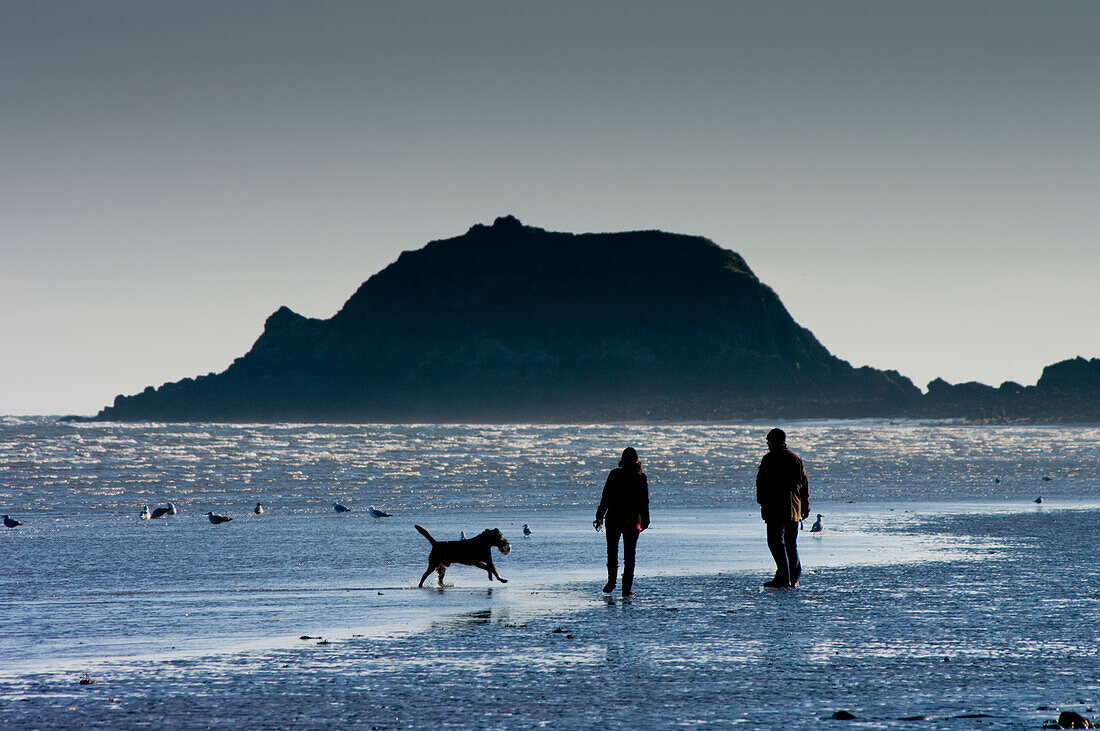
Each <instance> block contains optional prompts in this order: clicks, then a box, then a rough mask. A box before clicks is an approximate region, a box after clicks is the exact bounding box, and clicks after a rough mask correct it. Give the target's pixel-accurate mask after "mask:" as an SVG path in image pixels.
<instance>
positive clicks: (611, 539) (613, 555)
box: [603, 525, 619, 592]
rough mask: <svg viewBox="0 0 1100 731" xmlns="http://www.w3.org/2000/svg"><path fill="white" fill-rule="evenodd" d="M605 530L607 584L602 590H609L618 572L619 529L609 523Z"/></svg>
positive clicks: (612, 587) (613, 584) (613, 586)
mask: <svg viewBox="0 0 1100 731" xmlns="http://www.w3.org/2000/svg"><path fill="white" fill-rule="evenodd" d="M605 530H606V532H607V585H606V586H604V588H603V590H604V591H605V592H609V591H611V590H612V589H614V588H615V577H616V574H618V573H619V531H617V530H615V529H614V528H612V527H611V526H610V525H609V526H607V527H606V529H605Z"/></svg>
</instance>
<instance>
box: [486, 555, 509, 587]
mask: <svg viewBox="0 0 1100 731" xmlns="http://www.w3.org/2000/svg"><path fill="white" fill-rule="evenodd" d="M485 570H486V571H488V572H489V581H492V580H493V577H494V576H495V577H497V581H499V582H500V583H502V584H507V583H508V579H502V578H501V577H500V574H498V573H497V567H496V566H494V565H493V559H489V560H488V561H486V562H485Z"/></svg>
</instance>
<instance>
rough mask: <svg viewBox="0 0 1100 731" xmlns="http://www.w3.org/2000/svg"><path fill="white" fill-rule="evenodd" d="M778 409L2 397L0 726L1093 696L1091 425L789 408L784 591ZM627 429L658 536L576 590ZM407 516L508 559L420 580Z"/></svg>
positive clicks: (1095, 508)
mask: <svg viewBox="0 0 1100 731" xmlns="http://www.w3.org/2000/svg"><path fill="white" fill-rule="evenodd" d="M771 426H773V425H772V424H767V425H764V424H717V425H596V426H567V427H563V426H531V425H521V426H477V425H473V426H430V425H409V426H389V425H366V426H330V425H309V426H300V425H273V426H272V425H252V426H225V425H204V424H187V425H117V424H67V423H61V422H58V421H56V420H51V419H14V418H8V419H5V420H3V421H2V422H0V512H3V513H8V514H10V515H12V516H13V517H15V518H17V519H19V520H21V521H23V523H24V525H23V526H20V527H19V528H16V529H10V530H9V529H3V530H2V531H0V561H2V564H3V568H4V577H5V581H4V582H3V583H2V584H0V723H2V722H8V723H11V724H15V725H17V726H19V725H25V726H43V725H44V726H70V725H76V724H79V723H91V724H98V725H106V726H112V727H120V726H121V727H128V726H136V725H143V724H146V723H151V724H153V725H184V726H194V725H214V726H218V725H223V724H224V725H232V726H237V727H240V726H242V725H243V726H252V725H255V726H258V727H278V726H297V727H313V726H318V727H320V726H326V725H330V724H331V723H332V722H342V723H347V724H350V725H366V726H368V727H369V726H371V725H376V726H380V727H407V726H420V727H426V726H435V725H441V724H442V725H447V724H452V725H472V726H480V727H527V726H537V725H540V724H544V723H545V724H550V725H558V726H563V727H581V726H588V725H590V722H597V721H598V722H602V723H606V724H610V725H613V726H664V725H674V724H680V725H684V724H686V725H703V726H708V725H715V726H725V725H728V724H730V723H736V722H749V723H754V724H757V725H773V722H774V724H776V725H786V726H793V725H800V724H805V725H818V724H820V723H821V719H822V718H823V717H825V716H828V715H829V714H831V713H832V711H833V710H836V709H837V708H841V707H842V708H850V709H853V710H856V711H857V712H858V715H860V717H861V718H865V719H869V721H870V722H871V723H873V724H877V725H879V726H890V725H892V724H894V723H905V722H901V721H897V719H898V718H900V717H902V716H906V715H915V714H928V715H930V716H933V717H936V718H941V717H942V718H946V717H949V716H958V715H967V714H968V713H977V712H982V713H988V714H989V715H990V716H992V718H991V719H990V718H987V719H953V720H950V721H943V720H942V719H941V721H937V722H936V723H945V724H953V725H952V726H951V727H952V728H958V727H964V728H968V727H972V726H966V725H963V726H960V725H959V724H982V723H986V724H990V723H991V724H993V725H998V724H999V725H1000V726H1001V727H1006V728H1011V727H1018V726H1020V725H1037V724H1041V722H1042V720H1043V719H1047V720H1049V718H1053V717H1054V716H1056V715H1057V713H1055V712H1046V711H1039V710H1038V706H1040V705H1050V706H1051V707H1052V708H1053V707H1055V706H1057V707H1063V706H1064V707H1073V708H1076V709H1077V710H1081V711H1084V710H1085V709H1086V708H1087V707H1088V706H1089V704H1097V703H1100V698H1098V684H1097V681H1096V679H1097V678H1098V677H1100V658H1098V652H1100V650H1098V648H1100V569H1098V566H1097V551H1096V545H1097V538H1098V533H1100V429H1095V428H1058V427H1048V428H1040V427H988V426H981V427H973V426H958V425H948V424H919V423H909V422H906V423H898V424H891V423H884V422H809V423H795V424H789V425H785V426H786V428H787V430H788V432H789V434H790V436H791V446H792V447H793V448H795V449H796V450H797V451H799V452H800V453H801V454H802V455H803V457H804V458H805V459H806V462H807V466H808V470H809V474H810V481H811V501H812V509H813V512H815V513H816V512H821V513H824V514H825V526H826V531H825V532H824V533H823V534H822V535H821V536H814V537H810V536H809V535H807V534H804V535H803V538H802V540H801V541H800V549H801V551H802V554H803V561H804V563H805V564H806V566H807V568H808V575H807V577H806V579H805V580H804V584H805V586H804V587H803V589H800V590H798V591H797V592H779V593H776V592H769V591H766V590H763V589H761V587H760V582H761V581H762V580H764V579H765V578H767V577H768V576H769V571H770V569H769V566H770V558H769V556H768V554H767V551H766V549H765V547H764V545H763V536H762V532H763V531H762V524H761V523H760V521H759V517H758V514H757V511H756V509H755V505H754V501H753V500H754V491H753V482H754V477H755V470H756V465H757V464H758V461H759V458H760V456H761V454H762V451H763V446H764V445H763V435H764V434H765V433H766V431H767V429H768V428H770V427H771ZM627 445H632V446H635V447H636V448H637V449H638V450H639V453H640V454H641V457H642V459H643V461H644V463H645V465H646V470H647V472H648V474H649V477H650V485H651V497H652V514H653V526H652V529H651V530H650V531H647V532H646V533H645V534H644V535H643V537H642V541H641V543H640V546H639V566H638V572H639V578H638V581H637V584H638V587H637V588H638V589H639V590H640V591H639V597H638V598H636V599H635V600H633V601H631V602H628V603H625V604H624V603H622V602H621V601H620V600H617V599H611V600H610V601H608V600H605V599H604V598H603V597H602V595H600V594H599V591H598V588H599V586H600V585H602V583H603V582H602V579H601V573H602V564H603V559H602V543H601V542H602V537H601V536H599V535H597V534H595V533H594V532H593V531H592V528H591V525H590V521H591V517H592V513H593V512H594V508H595V503H596V502H597V501H598V497H599V491H600V488H601V486H602V482H603V478H604V476H605V474H606V472H607V470H609V469H610V468H611V467H613V466H614V464H615V461H616V458H617V454H618V452H619V450H621V448H622V447H624V446H627ZM1039 495H1042V496H1043V498H1044V502H1043V503H1042V505H1036V504H1034V503H1033V502H1032V500H1033V499H1034V498H1035V497H1037V496H1039ZM169 500H171V501H172V502H173V503H174V504H175V505H176V506H177V508H178V510H179V514H178V515H177V516H175V517H174V518H165V519H161V520H150V521H141V520H139V519H138V514H139V513H140V511H141V508H142V506H143V505H144V504H148V505H150V507H151V508H152V507H156V506H158V505H163V504H165V503H166V502H167V501H169ZM258 501H260V502H263V504H264V506H265V508H266V513H265V514H264V515H263V516H262V517H256V516H253V515H251V512H250V511H251V509H252V507H253V506H254V505H255V503H256V502H258ZM334 501H339V502H341V503H343V504H345V505H348V506H349V507H352V509H353V510H352V512H350V513H347V514H344V515H338V514H336V513H335V512H334V511H333V510H332V503H333V502H334ZM372 504H373V505H376V506H378V507H381V508H384V509H385V510H388V511H389V512H391V513H393V514H394V516H393V517H392V518H387V519H383V520H373V519H371V518H369V517H368V516H367V514H366V509H367V507H368V506H369V505H372ZM207 511H213V512H216V513H224V514H227V515H230V516H232V517H233V518H234V520H233V521H232V522H230V523H227V524H225V525H221V526H213V525H210V524H209V522H208V521H207V520H206V519H205V518H204V517H203V513H205V512H207ZM414 523H419V524H421V525H424V526H425V527H427V528H428V529H429V530H430V531H431V532H432V533H433V534H434V535H436V536H437V537H439V538H442V539H453V538H457V537H458V533H459V531H465V532H466V534H467V535H472V534H474V533H476V532H478V531H480V530H481V529H483V528H486V527H499V528H500V529H501V530H502V531H504V533H505V535H506V536H507V537H508V538H509V539H510V540H511V541H512V544H513V551H512V552H511V553H510V554H509V555H508V556H497V557H496V559H495V560H496V562H497V565H498V568H499V569H500V572H501V574H502V575H503V576H505V578H508V579H510V582H509V583H508V584H506V585H502V584H499V583H493V584H490V583H489V582H488V581H487V580H486V577H485V574H484V572H480V571H476V570H474V569H471V568H464V567H455V568H453V569H452V570H451V571H450V572H449V573H448V583H449V584H452V585H451V586H450V587H449V588H446V589H444V590H442V591H439V590H435V589H432V590H428V589H423V590H418V589H416V588H415V585H416V582H417V581H418V580H419V578H420V574H421V573H422V571H423V569H424V566H425V559H426V556H427V543H426V541H424V540H423V538H421V537H420V536H419V534H417V533H416V532H415V531H414V530H413V529H412V525H413V524H414ZM523 523H530V524H531V525H532V527H533V528H534V529H535V533H534V535H533V536H532V537H531V538H529V539H525V538H523V537H522V536H521V534H520V526H521V525H522V524H523ZM433 579H434V577H433ZM788 622H789V623H790V624H786V623H788ZM558 627H562V628H563V629H565V630H566V631H565V632H561V633H554V632H552V630H553V629H556V628H558ZM566 634H573V635H574V636H573V637H572V638H570V639H568V640H567V639H565V635H566ZM301 635H308V636H310V637H316V636H324V637H325V638H326V639H328V640H330V641H331V642H332V644H328V645H317V644H316V641H315V640H300V639H298V637H299V636H301ZM945 658H946V660H945ZM84 672H88V673H91V674H92V675H93V676H94V677H96V678H98V679H99V680H100V682H98V683H96V684H95V685H90V686H79V685H77V684H76V680H77V679H78V678H79V677H80V676H81V675H82V674H83V673H84ZM471 677H472V678H476V679H477V681H476V683H474V684H473V685H472V686H470V687H467V686H468V683H467V680H468V679H469V678H471ZM777 678H781V679H782V687H777V686H776V683H775V682H774V681H775V680H776V679H777ZM783 687H786V688H787V689H788V691H784V690H783ZM785 693H786V694H785ZM486 694H488V695H489V696H490V697H493V698H496V699H497V703H496V704H493V703H483V702H482V700H481V699H483V698H484V697H485V696H486ZM169 698H171V699H172V700H171V702H169V700H168V699H169ZM440 698H443V699H446V703H444V704H440V703H438V702H437V701H438V700H439V699H440ZM111 699H114V700H111ZM311 699H312V700H311ZM433 699H434V700H433ZM1078 701H1081V703H1078ZM647 705H653V707H654V709H655V710H653V711H652V712H645V713H641V711H640V710H639V709H640V708H645V707H646V706H647ZM1077 706H1080V708H1077ZM70 709H72V710H70ZM976 709H977V710H976ZM633 711H638V712H639V713H641V715H637V714H634V713H633ZM1044 714H1045V715H1044ZM830 723H832V722H831V721H830Z"/></svg>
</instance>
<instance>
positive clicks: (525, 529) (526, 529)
mask: <svg viewBox="0 0 1100 731" xmlns="http://www.w3.org/2000/svg"><path fill="white" fill-rule="evenodd" d="M532 532H533V531H532V530H531V526H529V525H527V524H526V523H524V524H523V537H524V538H526V537H527V536H529V535H531V533H532Z"/></svg>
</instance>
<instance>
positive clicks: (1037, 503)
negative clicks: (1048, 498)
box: [1031, 495, 1043, 505]
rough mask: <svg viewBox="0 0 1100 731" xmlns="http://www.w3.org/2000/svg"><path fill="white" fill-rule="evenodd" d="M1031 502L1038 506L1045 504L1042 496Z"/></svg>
mask: <svg viewBox="0 0 1100 731" xmlns="http://www.w3.org/2000/svg"><path fill="white" fill-rule="evenodd" d="M1031 502H1033V503H1035V504H1036V505H1040V504H1042V502H1043V496H1042V495H1040V496H1039V497H1037V498H1035V499H1034V500H1032V501H1031Z"/></svg>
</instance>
